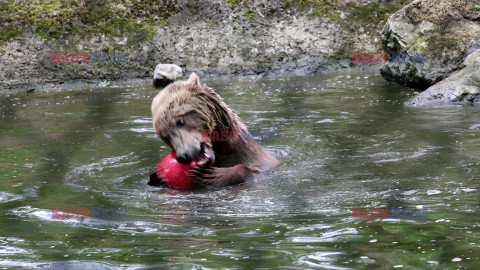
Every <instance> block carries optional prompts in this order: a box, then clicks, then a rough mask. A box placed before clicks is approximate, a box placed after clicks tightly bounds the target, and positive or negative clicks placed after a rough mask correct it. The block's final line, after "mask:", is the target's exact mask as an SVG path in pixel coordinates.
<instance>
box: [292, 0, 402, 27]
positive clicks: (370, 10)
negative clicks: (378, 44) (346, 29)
mask: <svg viewBox="0 0 480 270" xmlns="http://www.w3.org/2000/svg"><path fill="white" fill-rule="evenodd" d="M409 2H411V0H398V1H391V2H389V3H386V4H384V6H380V5H379V4H377V3H374V4H369V5H364V6H357V4H356V3H353V2H352V3H347V4H342V3H340V1H336V0H286V1H285V5H284V8H286V9H292V8H296V9H298V10H300V11H309V12H310V13H309V14H310V15H312V16H318V17H326V18H329V19H330V20H331V21H333V22H335V23H341V24H345V25H347V24H348V25H351V24H352V22H353V23H356V22H360V23H373V24H376V23H379V22H381V21H382V20H385V19H387V17H388V16H389V15H391V14H393V13H394V12H396V11H397V10H399V9H400V8H402V7H403V6H404V5H406V4H408V3H409ZM340 11H343V12H344V13H345V14H348V15H346V19H345V20H342V18H341V17H340Z"/></svg>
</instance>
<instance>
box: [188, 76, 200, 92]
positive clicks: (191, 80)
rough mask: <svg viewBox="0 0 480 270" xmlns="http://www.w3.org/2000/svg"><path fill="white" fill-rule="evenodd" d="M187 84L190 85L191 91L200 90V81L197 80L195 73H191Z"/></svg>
mask: <svg viewBox="0 0 480 270" xmlns="http://www.w3.org/2000/svg"><path fill="white" fill-rule="evenodd" d="M187 84H189V85H191V86H192V89H198V88H202V84H201V83H200V79H199V78H198V76H197V74H196V73H192V75H190V78H188V81H187Z"/></svg>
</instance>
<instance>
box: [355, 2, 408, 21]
mask: <svg viewBox="0 0 480 270" xmlns="http://www.w3.org/2000/svg"><path fill="white" fill-rule="evenodd" d="M400 8H402V6H396V5H392V6H387V7H384V8H382V7H380V6H379V5H378V4H370V5H365V6H359V7H355V8H354V9H353V10H352V11H351V13H350V16H349V17H348V19H349V20H350V21H352V20H355V21H358V22H362V23H375V22H380V21H383V20H386V19H387V18H388V16H390V15H391V14H393V13H395V12H396V11H397V10H399V9H400Z"/></svg>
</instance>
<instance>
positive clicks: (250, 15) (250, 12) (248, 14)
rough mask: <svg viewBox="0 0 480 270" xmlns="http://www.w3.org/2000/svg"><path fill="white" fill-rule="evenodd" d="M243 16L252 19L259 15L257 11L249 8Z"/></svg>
mask: <svg viewBox="0 0 480 270" xmlns="http://www.w3.org/2000/svg"><path fill="white" fill-rule="evenodd" d="M243 16H245V17H246V18H249V19H251V18H255V17H257V13H255V11H253V10H247V11H245V13H243Z"/></svg>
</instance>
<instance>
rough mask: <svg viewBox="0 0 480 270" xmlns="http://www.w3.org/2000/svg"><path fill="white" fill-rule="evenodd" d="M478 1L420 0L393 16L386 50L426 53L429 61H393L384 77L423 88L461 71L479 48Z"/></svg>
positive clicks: (386, 34)
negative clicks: (468, 57)
mask: <svg viewBox="0 0 480 270" xmlns="http://www.w3.org/2000/svg"><path fill="white" fill-rule="evenodd" d="M478 4H479V2H478V1H471V0H416V1H413V2H412V3H410V4H408V5H406V6H405V7H403V8H402V9H401V10H399V11H398V12H396V13H395V14H393V15H392V16H390V18H389V19H388V21H387V24H386V25H385V27H384V29H383V31H382V43H383V47H384V50H385V51H386V52H397V53H409V54H413V55H421V54H424V55H425V54H426V55H427V56H428V60H427V61H408V63H399V62H398V61H395V62H389V63H387V64H384V65H383V66H382V68H381V70H380V72H381V74H382V76H383V77H384V78H385V79H387V80H390V81H394V82H397V83H400V84H403V85H406V86H409V87H413V88H417V89H422V90H423V89H426V88H427V87H429V86H431V85H433V84H435V83H437V82H439V81H440V80H442V79H444V78H446V77H447V76H448V75H450V74H451V73H452V72H453V71H455V70H457V69H458V67H459V65H460V64H461V63H462V62H463V60H464V59H465V57H466V56H467V55H468V54H469V53H471V52H473V51H475V50H476V49H477V48H479V44H480V42H479V41H480V40H479V34H480V23H479V20H480V6H479V5H478ZM401 62H402V61H401Z"/></svg>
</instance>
